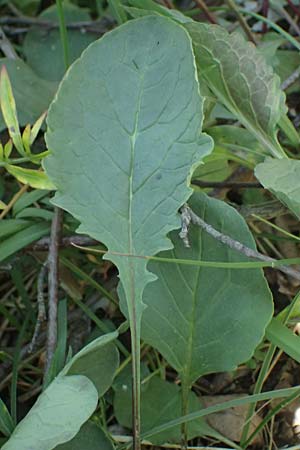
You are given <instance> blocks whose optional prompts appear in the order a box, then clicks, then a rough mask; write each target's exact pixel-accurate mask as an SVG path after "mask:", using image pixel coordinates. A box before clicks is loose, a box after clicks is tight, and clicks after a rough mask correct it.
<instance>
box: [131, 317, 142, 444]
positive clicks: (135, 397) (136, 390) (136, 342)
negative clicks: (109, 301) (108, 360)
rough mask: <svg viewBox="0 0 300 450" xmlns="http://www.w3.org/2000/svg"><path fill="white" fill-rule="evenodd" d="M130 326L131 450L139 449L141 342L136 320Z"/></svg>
mask: <svg viewBox="0 0 300 450" xmlns="http://www.w3.org/2000/svg"><path fill="white" fill-rule="evenodd" d="M133 322H134V323H133V324H132V325H131V326H130V331H131V352H132V417H133V450H141V424H140V421H141V420H140V418H141V406H140V397H141V389H140V386H141V369H140V358H141V344H140V333H139V330H138V327H139V326H138V325H137V323H136V320H134V321H133Z"/></svg>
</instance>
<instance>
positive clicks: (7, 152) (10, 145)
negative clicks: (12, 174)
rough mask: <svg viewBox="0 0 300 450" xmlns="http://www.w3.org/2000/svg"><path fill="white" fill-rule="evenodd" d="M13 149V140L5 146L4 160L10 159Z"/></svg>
mask: <svg viewBox="0 0 300 450" xmlns="http://www.w3.org/2000/svg"><path fill="white" fill-rule="evenodd" d="M12 149H13V143H12V140H11V139H9V140H8V141H7V142H6V144H5V145H4V158H5V159H8V158H9V157H10V154H11V151H12Z"/></svg>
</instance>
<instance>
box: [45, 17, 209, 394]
mask: <svg viewBox="0 0 300 450" xmlns="http://www.w3.org/2000/svg"><path fill="white" fill-rule="evenodd" d="M201 122H202V98H201V97H200V94H199V89H198V83H197V76H196V71H195V62H194V55H193V52H192V47H191V41H190V38H189V36H188V34H187V32H186V31H185V30H184V28H182V27H181V26H179V25H177V24H176V23H174V22H172V21H170V20H169V19H166V18H162V17H152V16H151V17H145V18H142V19H138V20H134V21H130V22H128V23H126V24H124V25H122V26H121V27H119V28H117V29H116V30H114V31H112V32H111V33H107V34H106V35H105V36H104V37H103V38H102V39H101V40H99V41H97V42H96V43H94V44H92V45H91V46H90V47H89V48H88V49H87V50H86V51H85V52H84V53H83V55H82V57H81V58H80V59H79V60H78V61H77V62H75V63H74V65H73V66H72V67H71V69H70V70H69V71H68V73H67V75H66V77H65V79H64V81H63V82H62V84H61V86H60V89H59V91H58V94H57V97H56V99H55V101H54V102H53V104H52V106H51V107H50V110H49V115H48V132H47V136H46V139H47V144H48V147H49V149H50V150H51V152H52V154H51V155H50V156H49V157H48V158H46V161H45V169H46V172H47V173H48V175H49V176H50V178H51V179H52V180H53V182H54V184H55V185H56V186H57V188H58V192H57V194H56V196H55V199H54V203H55V204H56V205H58V206H60V207H62V208H64V209H66V210H68V211H69V212H71V213H72V214H73V215H74V216H75V217H76V218H77V219H78V220H79V221H80V222H81V226H80V228H79V232H82V233H86V234H89V235H90V236H92V237H94V238H95V239H98V240H99V241H101V242H103V243H104V244H105V245H106V246H107V248H108V253H107V255H106V258H107V259H110V260H111V261H112V262H114V263H115V264H116V266H117V267H118V269H119V276H120V279H121V282H122V285H123V287H124V290H125V294H126V300H127V305H128V312H129V320H130V327H131V335H132V351H133V368H134V372H133V376H134V377H135V383H134V385H135V386H136V389H137V391H136V392H135V394H136V396H137V397H138V396H139V392H138V391H139V382H138V378H139V373H138V371H139V368H138V366H139V337H140V320H141V315H142V311H143V308H144V306H143V304H142V300H141V299H142V293H143V290H144V287H145V286H146V285H147V283H149V282H150V281H151V280H153V279H154V278H155V277H154V275H152V274H151V273H150V272H149V271H148V270H147V268H146V265H147V261H146V260H143V259H137V258H131V257H128V256H126V255H128V254H137V255H154V254H156V253H157V252H158V251H160V250H164V249H168V248H170V247H171V245H172V244H171V242H170V240H169V239H168V238H167V237H166V235H167V233H168V232H169V231H170V230H172V229H175V228H178V227H179V225H180V219H179V216H178V214H177V210H178V208H179V207H180V206H181V205H182V204H183V203H184V202H185V201H186V200H187V199H188V197H189V196H190V195H191V192H192V191H191V189H190V188H189V187H188V182H189V179H190V176H191V173H192V169H193V168H194V166H195V165H197V164H198V163H199V161H200V160H201V158H202V157H204V156H205V155H207V154H208V153H209V152H210V151H211V147H212V146H211V139H210V138H209V137H207V136H204V135H201V133H200V129H201ZM116 253H122V254H124V255H125V256H121V255H117V254H116ZM122 308H123V310H125V309H126V307H125V305H123V306H122ZM135 372H136V373H135Z"/></svg>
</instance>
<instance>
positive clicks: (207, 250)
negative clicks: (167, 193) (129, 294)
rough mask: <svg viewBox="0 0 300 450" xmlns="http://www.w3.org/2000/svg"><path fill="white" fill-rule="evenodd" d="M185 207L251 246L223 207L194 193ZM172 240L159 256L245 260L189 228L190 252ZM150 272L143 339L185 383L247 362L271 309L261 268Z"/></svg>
mask: <svg viewBox="0 0 300 450" xmlns="http://www.w3.org/2000/svg"><path fill="white" fill-rule="evenodd" d="M189 204H190V205H191V207H192V209H193V211H194V212H195V213H196V214H198V215H199V216H200V217H202V218H203V219H204V220H205V221H206V222H207V223H209V224H211V225H212V226H213V227H215V228H216V229H217V230H219V231H220V232H222V233H224V234H227V235H232V236H234V237H235V239H237V240H239V241H241V242H243V243H244V244H245V245H247V246H248V247H252V248H253V247H254V245H255V244H254V241H253V238H252V236H251V234H250V232H249V230H248V228H247V226H246V224H245V222H244V220H243V218H242V217H241V216H240V215H239V214H238V213H237V212H236V211H235V210H234V209H233V208H231V207H230V206H228V205H226V204H225V203H224V202H220V201H218V200H214V199H210V198H209V197H207V196H206V195H204V194H200V193H197V194H194V195H193V197H192V198H191V199H190V201H189ZM171 238H172V242H173V244H174V249H173V250H171V251H168V252H164V253H162V254H161V255H160V256H164V257H173V258H174V259H175V258H176V259H191V260H200V259H201V260H205V261H228V262H234V261H243V260H244V261H245V260H247V258H246V257H245V256H243V255H241V254H240V253H238V252H236V251H234V250H230V249H229V248H228V247H227V246H226V245H224V244H222V243H220V242H217V241H216V240H215V239H214V238H213V237H211V236H210V235H208V234H207V233H206V232H205V231H203V230H201V229H200V228H198V227H196V226H194V225H193V226H191V228H190V233H189V238H190V245H191V248H185V247H184V245H183V242H182V241H181V240H180V238H179V237H178V233H176V232H173V233H172V234H171ZM149 269H150V270H151V271H153V272H154V273H155V274H156V275H157V277H158V278H157V280H156V281H155V282H154V283H151V284H149V285H148V286H147V287H146V289H145V292H144V298H143V300H144V302H145V303H146V304H147V308H146V309H145V312H144V315H143V320H142V338H143V339H144V340H145V341H146V342H148V343H149V344H151V345H152V346H154V347H155V348H157V349H158V350H159V351H160V353H162V355H163V356H164V357H165V358H166V359H167V361H168V362H169V363H170V364H171V366H172V367H174V369H176V370H177V372H178V373H179V375H180V377H181V379H182V380H183V382H184V383H185V384H186V385H188V386H190V385H191V384H192V383H193V382H194V381H195V380H196V379H197V378H198V377H200V376H202V375H205V374H208V373H213V372H220V371H229V370H233V369H234V368H235V367H236V366H237V365H238V364H239V363H241V362H244V361H246V360H248V359H249V358H250V357H251V354H252V353H253V351H254V349H255V347H256V346H257V344H258V343H259V342H260V340H261V339H262V338H263V335H264V331H265V328H266V326H267V324H268V322H269V321H270V319H271V317H272V310H273V307H272V296H271V293H270V291H269V289H268V285H267V283H266V281H265V279H264V277H263V273H262V271H261V270H260V269H255V270H251V271H250V272H249V270H248V271H247V270H246V271H243V270H231V269H217V268H207V267H196V266H184V265H177V266H175V265H173V264H163V263H158V262H151V263H150V264H149ZM241 342H242V345H241Z"/></svg>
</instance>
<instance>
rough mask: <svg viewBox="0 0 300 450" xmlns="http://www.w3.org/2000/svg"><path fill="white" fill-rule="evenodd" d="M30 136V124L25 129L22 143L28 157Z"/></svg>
mask: <svg viewBox="0 0 300 450" xmlns="http://www.w3.org/2000/svg"><path fill="white" fill-rule="evenodd" d="M30 134H31V126H30V124H27V125H26V127H25V128H24V131H23V134H22V142H23V146H24V148H25V152H26V155H30V153H31V151H30Z"/></svg>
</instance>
